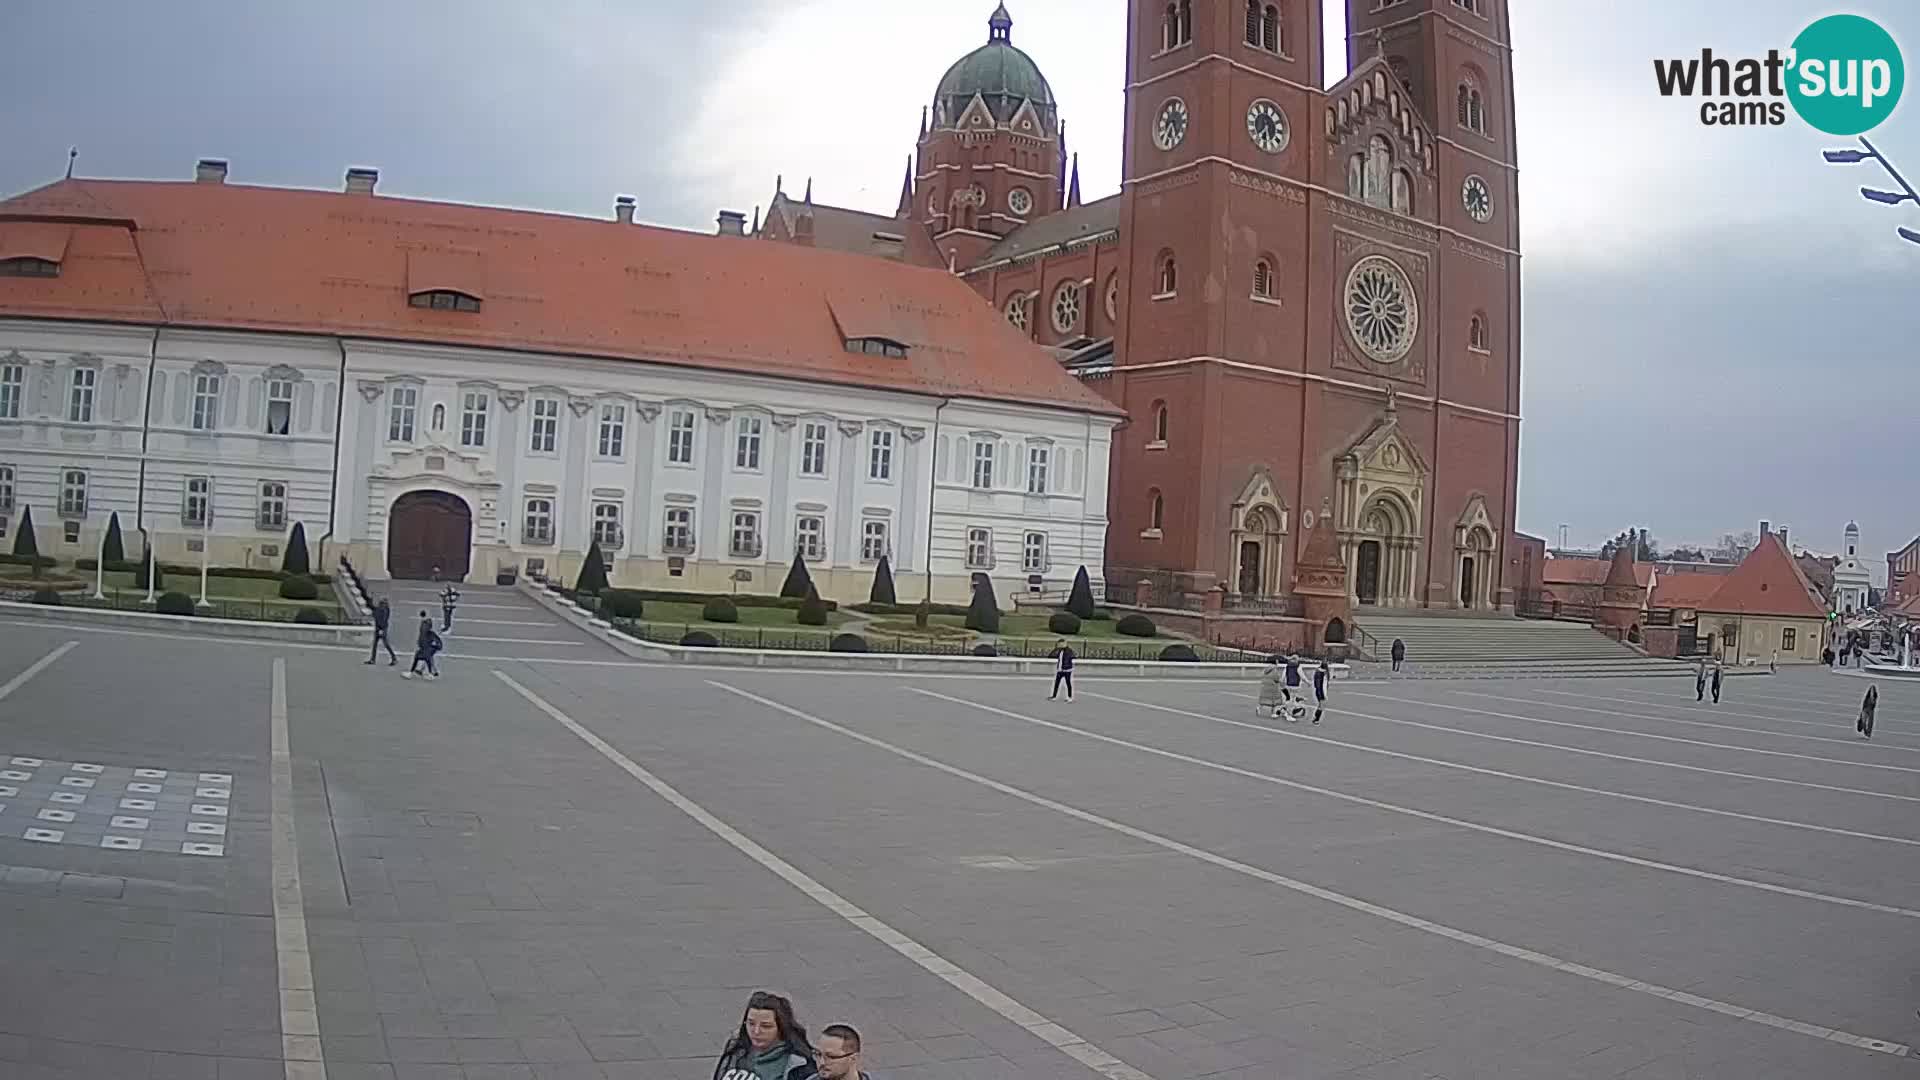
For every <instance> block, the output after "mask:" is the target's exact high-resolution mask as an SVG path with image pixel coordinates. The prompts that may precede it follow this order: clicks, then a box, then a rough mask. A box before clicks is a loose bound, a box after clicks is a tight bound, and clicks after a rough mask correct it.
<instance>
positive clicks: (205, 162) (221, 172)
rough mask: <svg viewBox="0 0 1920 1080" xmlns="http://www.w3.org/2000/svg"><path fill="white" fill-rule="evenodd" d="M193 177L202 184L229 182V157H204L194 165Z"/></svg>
mask: <svg viewBox="0 0 1920 1080" xmlns="http://www.w3.org/2000/svg"><path fill="white" fill-rule="evenodd" d="M193 178H194V180H195V181H197V182H199V183H202V184H224V183H226V182H227V159H226V158H217V157H203V158H201V159H200V160H199V161H198V162H195V163H194V166H193Z"/></svg>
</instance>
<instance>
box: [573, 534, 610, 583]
mask: <svg viewBox="0 0 1920 1080" xmlns="http://www.w3.org/2000/svg"><path fill="white" fill-rule="evenodd" d="M606 587H607V557H606V556H605V555H602V554H600V541H598V540H595V541H594V542H593V543H592V544H590V545H588V546H587V561H586V562H583V563H581V564H580V577H579V578H578V579H577V580H576V581H574V583H573V591H574V592H577V593H595V594H598V593H601V592H604V591H605V590H606Z"/></svg>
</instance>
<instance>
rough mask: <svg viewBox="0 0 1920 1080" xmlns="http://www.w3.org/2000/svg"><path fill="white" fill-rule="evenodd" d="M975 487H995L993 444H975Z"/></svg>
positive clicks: (983, 442)
mask: <svg viewBox="0 0 1920 1080" xmlns="http://www.w3.org/2000/svg"><path fill="white" fill-rule="evenodd" d="M973 486H974V487H977V488H983V489H984V488H991V487H992V486H993V444H992V443H990V442H985V441H982V442H977V443H974V444H973Z"/></svg>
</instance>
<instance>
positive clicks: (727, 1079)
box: [713, 990, 814, 1080]
mask: <svg viewBox="0 0 1920 1080" xmlns="http://www.w3.org/2000/svg"><path fill="white" fill-rule="evenodd" d="M813 1075H814V1068H813V1047H812V1046H811V1045H809V1044H808V1043H807V1029H806V1028H804V1027H801V1026H800V1021H798V1020H796V1019H794V1015H793V1002H791V1001H788V1000H787V999H786V998H784V997H781V996H780V995H779V994H771V993H768V992H767V991H765V990H758V991H755V992H754V994H753V996H752V997H749V998H748V999H747V1008H746V1011H745V1012H744V1013H742V1014H741V1017H740V1028H739V1030H737V1031H735V1032H734V1033H733V1038H731V1039H729V1040H727V1045H726V1047H725V1048H724V1049H722V1050H721V1051H720V1060H719V1061H716V1062H714V1065H713V1080H806V1078H808V1077H811V1076H813Z"/></svg>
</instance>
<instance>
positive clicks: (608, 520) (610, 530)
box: [593, 502, 625, 548]
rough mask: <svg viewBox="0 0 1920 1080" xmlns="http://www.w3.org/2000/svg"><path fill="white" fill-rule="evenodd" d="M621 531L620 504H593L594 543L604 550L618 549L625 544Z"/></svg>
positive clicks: (623, 534)
mask: <svg viewBox="0 0 1920 1080" xmlns="http://www.w3.org/2000/svg"><path fill="white" fill-rule="evenodd" d="M624 537H625V533H623V532H622V531H621V529H620V504H619V503H607V502H603V503H594V504H593V542H594V543H596V544H599V545H600V546H601V547H603V548H617V547H619V546H620V545H621V543H623V542H624Z"/></svg>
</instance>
